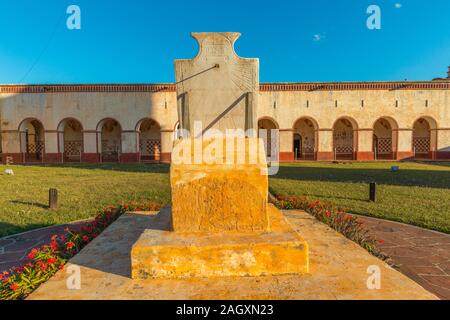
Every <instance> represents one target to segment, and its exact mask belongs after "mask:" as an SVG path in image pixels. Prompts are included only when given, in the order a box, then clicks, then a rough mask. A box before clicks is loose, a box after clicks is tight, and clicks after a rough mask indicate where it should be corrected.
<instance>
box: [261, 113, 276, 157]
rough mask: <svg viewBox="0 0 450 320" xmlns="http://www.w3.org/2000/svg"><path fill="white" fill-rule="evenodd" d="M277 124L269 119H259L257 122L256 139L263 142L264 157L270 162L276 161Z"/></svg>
mask: <svg viewBox="0 0 450 320" xmlns="http://www.w3.org/2000/svg"><path fill="white" fill-rule="evenodd" d="M273 130H278V124H277V123H276V122H275V120H273V119H271V118H261V119H259V120H258V137H259V138H262V139H263V140H264V145H265V149H266V156H267V157H268V158H270V159H272V160H276V159H278V150H279V147H278V140H279V135H278V132H276V134H275V132H274V131H273Z"/></svg>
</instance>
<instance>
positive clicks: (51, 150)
mask: <svg viewBox="0 0 450 320" xmlns="http://www.w3.org/2000/svg"><path fill="white" fill-rule="evenodd" d="M44 143H45V146H44V147H45V150H44V159H43V162H46V163H59V162H62V153H61V152H60V151H59V143H58V131H57V130H47V131H45V132H44Z"/></svg>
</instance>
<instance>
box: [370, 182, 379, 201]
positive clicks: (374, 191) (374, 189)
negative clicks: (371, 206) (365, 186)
mask: <svg viewBox="0 0 450 320" xmlns="http://www.w3.org/2000/svg"><path fill="white" fill-rule="evenodd" d="M369 200H370V201H371V202H376V201H377V184H376V183H375V182H371V183H370V185H369Z"/></svg>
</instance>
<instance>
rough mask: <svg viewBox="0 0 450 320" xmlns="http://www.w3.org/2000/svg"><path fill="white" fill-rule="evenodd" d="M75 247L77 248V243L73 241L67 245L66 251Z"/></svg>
mask: <svg viewBox="0 0 450 320" xmlns="http://www.w3.org/2000/svg"><path fill="white" fill-rule="evenodd" d="M73 247H75V243H73V242H72V241H69V242H67V243H66V249H68V250H70V249H72V248H73Z"/></svg>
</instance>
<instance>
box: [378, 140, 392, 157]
mask: <svg viewBox="0 0 450 320" xmlns="http://www.w3.org/2000/svg"><path fill="white" fill-rule="evenodd" d="M391 153H392V139H391V138H381V139H377V154H391Z"/></svg>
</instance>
